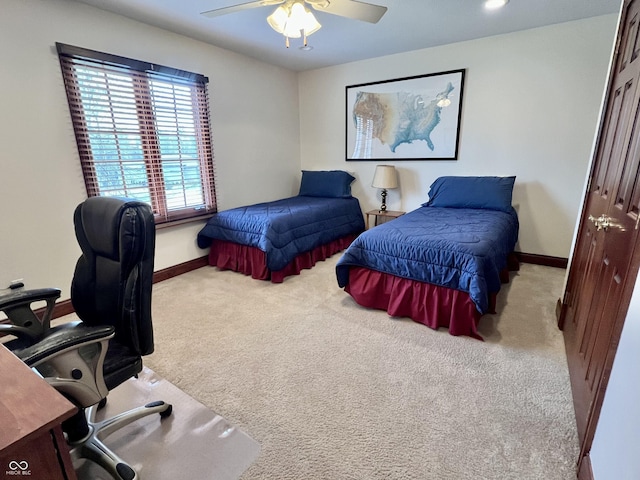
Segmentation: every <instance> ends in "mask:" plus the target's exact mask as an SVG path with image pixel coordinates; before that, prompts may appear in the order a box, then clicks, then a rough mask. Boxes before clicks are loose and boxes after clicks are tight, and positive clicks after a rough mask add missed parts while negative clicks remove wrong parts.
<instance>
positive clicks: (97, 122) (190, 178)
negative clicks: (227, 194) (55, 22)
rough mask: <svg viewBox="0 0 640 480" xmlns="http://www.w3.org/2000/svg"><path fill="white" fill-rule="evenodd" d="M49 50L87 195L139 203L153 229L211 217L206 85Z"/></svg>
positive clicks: (73, 51)
mask: <svg viewBox="0 0 640 480" xmlns="http://www.w3.org/2000/svg"><path fill="white" fill-rule="evenodd" d="M56 46H57V49H58V56H59V58H60V65H61V68H62V76H63V79H64V84H65V87H66V91H67V100H68V102H69V110H70V112H71V119H72V122H73V128H74V130H75V136H76V141H77V144H78V153H79V155H80V163H81V165H82V172H83V175H84V180H85V185H86V188H87V195H89V196H126V197H131V198H136V199H138V200H141V201H144V202H147V203H149V204H151V206H152V208H153V211H154V213H155V216H156V223H165V222H170V221H174V220H179V219H184V218H190V217H196V216H201V215H207V214H209V213H214V212H216V211H217V206H216V194H215V193H216V192H215V178H214V162H213V148H212V142H211V134H210V121H209V98H208V92H207V83H208V79H207V78H206V77H204V76H202V75H199V74H194V73H191V72H185V71H182V70H176V69H173V68H169V67H164V66H160V65H153V64H149V63H146V62H141V61H138V60H133V59H128V58H124V57H118V56H114V55H109V54H105V53H102V52H95V51H93V50H87V49H82V48H78V47H73V46H70V45H64V44H60V43H58V44H56Z"/></svg>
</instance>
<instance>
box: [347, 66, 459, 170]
mask: <svg viewBox="0 0 640 480" xmlns="http://www.w3.org/2000/svg"><path fill="white" fill-rule="evenodd" d="M464 72H465V71H464V69H463V70H451V71H448V72H440V73H431V74H428V75H420V76H415V77H406V78H398V79H395V80H385V81H382V82H372V83H363V84H360V85H350V86H347V87H346V97H347V118H346V123H347V141H346V144H347V150H346V159H347V161H352V160H376V161H377V160H457V159H458V142H459V139H460V117H461V114H462V90H463V87H464Z"/></svg>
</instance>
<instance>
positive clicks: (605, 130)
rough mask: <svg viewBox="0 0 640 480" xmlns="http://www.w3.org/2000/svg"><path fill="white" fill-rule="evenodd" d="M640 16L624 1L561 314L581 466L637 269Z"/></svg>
mask: <svg viewBox="0 0 640 480" xmlns="http://www.w3.org/2000/svg"><path fill="white" fill-rule="evenodd" d="M639 21H640V0H626V1H625V4H624V7H623V14H622V16H621V26H622V28H620V29H619V36H618V42H617V47H616V53H615V54H614V61H613V62H612V65H613V67H612V73H611V76H610V83H609V90H608V96H607V100H606V104H605V109H604V114H603V119H602V122H601V128H600V132H599V135H598V140H597V143H596V154H595V158H594V162H593V168H592V171H591V176H590V181H589V185H588V188H587V193H586V198H585V208H584V209H583V216H582V220H581V225H580V229H579V231H578V239H577V243H576V250H575V255H574V257H573V259H572V263H571V266H570V270H569V279H568V283H567V289H566V292H565V298H564V302H563V309H562V315H561V326H562V328H563V330H564V338H565V345H566V349H567V359H568V363H569V373H570V377H571V388H572V393H573V400H574V405H575V410H576V421H577V426H578V436H579V439H580V444H581V456H580V460H579V463H580V462H581V461H582V459H583V458H584V457H585V456H586V455H588V453H589V450H590V449H591V442H592V440H593V434H594V433H595V427H596V423H597V419H598V416H599V413H600V408H601V406H602V400H603V399H604V392H605V389H606V385H607V382H608V380H609V373H610V371H611V366H612V364H613V357H614V356H615V351H616V348H617V344H618V340H619V338H620V333H621V331H622V325H623V324H624V319H625V316H626V313H627V309H628V306H629V301H630V298H631V292H632V290H633V286H634V284H635V279H636V276H637V272H638V263H639V261H638V258H636V257H637V256H638V252H637V251H636V248H635V247H636V244H637V241H638V223H639V220H640V216H639V214H640V182H639V181H638V180H639V173H640V109H639V108H638V106H639V104H640V88H638V83H639V82H640V58H639V57H640V40H639V38H638V24H639ZM638 250H639V251H640V249H638ZM578 466H580V465H578Z"/></svg>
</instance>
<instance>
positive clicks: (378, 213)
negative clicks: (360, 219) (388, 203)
mask: <svg viewBox="0 0 640 480" xmlns="http://www.w3.org/2000/svg"><path fill="white" fill-rule="evenodd" d="M405 213H406V212H397V211H393V210H385V211H381V210H369V211H368V212H367V230H369V216H370V215H374V216H375V217H376V220H375V222H374V224H373V226H374V227H375V226H377V225H378V219H379V218H380V217H382V218H398V217H400V216H402V215H404V214H405Z"/></svg>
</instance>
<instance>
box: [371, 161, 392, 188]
mask: <svg viewBox="0 0 640 480" xmlns="http://www.w3.org/2000/svg"><path fill="white" fill-rule="evenodd" d="M371 186H372V187H374V188H398V174H397V172H396V168H395V167H394V166H393V165H377V166H376V173H375V174H374V175H373V182H371Z"/></svg>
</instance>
